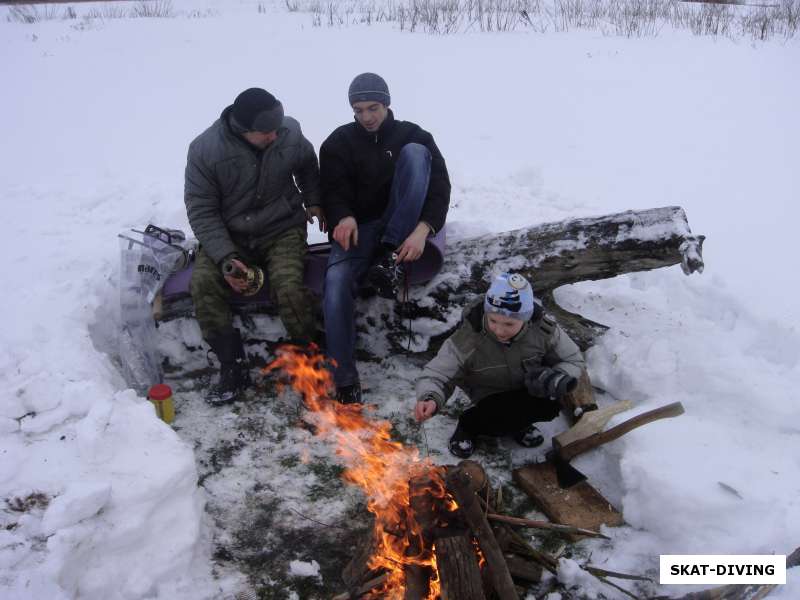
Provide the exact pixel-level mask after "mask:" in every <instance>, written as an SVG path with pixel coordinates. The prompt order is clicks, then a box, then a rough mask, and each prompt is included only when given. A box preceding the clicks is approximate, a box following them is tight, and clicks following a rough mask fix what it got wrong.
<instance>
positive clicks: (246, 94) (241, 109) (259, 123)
mask: <svg viewBox="0 0 800 600" xmlns="http://www.w3.org/2000/svg"><path fill="white" fill-rule="evenodd" d="M232 114H233V118H234V119H235V120H236V124H237V125H239V126H240V127H241V128H242V129H243V130H244V131H262V132H264V133H266V132H269V131H275V130H277V129H278V128H279V127H280V126H281V124H282V123H283V105H282V104H281V103H280V102H278V100H277V98H275V96H273V95H272V94H270V93H269V92H268V91H266V90H262V89H261V88H250V89H247V90H245V91H243V92H242V93H241V94H239V95H238V96H236V100H234V101H233V111H232Z"/></svg>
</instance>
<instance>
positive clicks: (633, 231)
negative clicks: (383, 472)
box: [161, 206, 705, 354]
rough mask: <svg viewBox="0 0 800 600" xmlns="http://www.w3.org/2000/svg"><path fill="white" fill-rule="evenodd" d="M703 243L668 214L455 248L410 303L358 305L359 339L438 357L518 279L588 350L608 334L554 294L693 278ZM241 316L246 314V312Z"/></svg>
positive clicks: (175, 305) (179, 309)
mask: <svg viewBox="0 0 800 600" xmlns="http://www.w3.org/2000/svg"><path fill="white" fill-rule="evenodd" d="M704 239H705V238H704V236H702V235H694V234H693V233H692V231H691V229H690V228H689V223H688V221H687V219H686V214H685V213H684V211H683V209H682V208H680V207H676V206H669V207H663V208H653V209H647V210H636V211H634V210H630V211H625V212H621V213H617V214H611V215H603V216H599V217H590V218H579V219H567V220H564V221H558V222H554V223H545V224H542V225H536V226H533V227H525V228H522V229H517V230H514V231H507V232H502V233H492V234H487V235H483V236H480V237H474V238H468V239H461V240H456V241H451V242H450V243H449V246H448V248H447V252H446V255H445V260H444V265H443V267H442V270H441V272H440V273H439V274H438V275H436V276H435V277H434V278H433V279H432V280H431V281H429V282H428V283H427V284H425V285H421V286H416V287H412V288H411V289H410V290H409V294H408V298H407V299H405V301H403V302H391V301H386V300H382V299H373V300H370V301H367V302H368V303H366V304H361V305H360V310H359V319H358V329H359V331H360V332H361V333H362V335H361V338H360V339H361V342H362V343H363V344H364V345H365V346H366V348H367V349H368V350H372V351H373V353H377V354H385V353H386V350H387V348H386V342H385V340H386V339H388V341H389V344H390V345H391V347H392V349H394V350H400V349H406V350H411V351H413V352H428V353H430V352H434V351H435V350H437V349H438V346H439V345H440V344H441V342H442V341H443V340H444V339H445V338H446V337H447V335H448V334H449V333H450V332H451V331H452V329H453V328H454V327H455V326H456V325H457V323H458V320H459V317H460V314H461V309H462V308H463V307H464V306H465V305H466V304H467V303H468V302H469V301H470V300H472V299H473V298H474V297H475V296H476V295H478V294H482V293H484V292H485V290H486V288H487V286H488V284H489V282H490V280H491V278H492V276H493V275H494V274H496V273H499V272H502V271H514V272H518V273H522V274H523V275H525V276H526V277H528V278H529V279H530V280H531V281H532V282H533V287H534V290H535V292H536V294H537V295H538V296H539V297H540V298H541V299H542V300H543V302H544V304H545V306H546V307H547V309H548V310H549V311H550V312H551V313H552V314H553V315H554V316H555V317H556V319H557V320H558V321H559V323H560V324H561V325H562V327H564V328H565V329H566V330H567V331H568V333H569V334H570V336H571V337H572V338H573V339H574V340H575V341H576V342H577V343H578V345H579V346H581V348H582V349H584V350H585V349H586V348H588V347H589V346H591V345H592V344H593V342H594V340H595V338H597V337H598V336H599V335H601V334H602V333H603V332H604V331H605V330H606V329H607V328H606V327H605V326H604V325H602V324H600V323H595V322H593V321H590V320H588V319H585V318H583V317H581V316H580V315H576V314H573V313H570V312H568V311H566V310H564V309H562V308H561V307H559V306H558V305H557V304H556V303H555V300H554V299H553V290H555V289H557V288H559V287H561V286H563V285H568V284H572V283H577V282H580V281H591V280H598V279H607V278H610V277H616V276H617V275H622V274H625V273H634V272H637V271H648V270H652V269H659V268H663V267H670V266H673V265H681V268H682V269H683V271H684V273H686V274H687V275H688V274H690V273H694V272H702V271H703V258H702V247H703V240H704ZM260 309H263V307H261V308H260ZM161 310H162V311H163V314H164V315H165V317H164V318H175V317H180V316H191V314H192V307H191V299H189V298H186V297H185V296H184V297H183V298H181V299H175V300H174V301H173V300H169V299H166V298H165V299H164V305H163V306H162V307H161ZM240 310H242V311H243V312H244V313H246V312H247V307H243V308H241V309H240ZM268 310H269V309H268ZM272 312H273V314H274V311H272ZM254 333H256V336H257V332H254ZM256 336H252V335H249V336H248V337H256Z"/></svg>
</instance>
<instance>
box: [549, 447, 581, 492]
mask: <svg viewBox="0 0 800 600" xmlns="http://www.w3.org/2000/svg"><path fill="white" fill-rule="evenodd" d="M548 458H549V459H550V460H552V462H553V465H554V466H555V468H556V478H557V479H558V485H560V486H561V487H562V488H563V489H565V490H567V489H569V488H571V487H572V486H574V485H577V484H579V483H580V482H581V481H586V475H584V474H583V473H581V472H580V471H578V469H576V468H575V467H573V466H572V465H571V464H569V462H567V461H566V460H564V459H563V458H561V457H560V456H559V455H558V453H557V452H553V453H552V456H548Z"/></svg>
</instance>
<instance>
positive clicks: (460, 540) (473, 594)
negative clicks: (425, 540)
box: [436, 533, 486, 600]
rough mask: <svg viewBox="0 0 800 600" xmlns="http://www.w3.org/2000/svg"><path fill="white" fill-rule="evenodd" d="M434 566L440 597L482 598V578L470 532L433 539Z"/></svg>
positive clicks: (446, 599) (458, 599) (445, 599)
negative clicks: (437, 573) (435, 567)
mask: <svg viewBox="0 0 800 600" xmlns="http://www.w3.org/2000/svg"><path fill="white" fill-rule="evenodd" d="M436 566H437V568H438V570H439V581H440V583H441V586H442V592H441V600H484V599H485V598H486V595H485V594H484V593H483V581H482V579H481V570H480V567H479V566H478V559H477V558H476V556H475V547H474V546H473V545H472V538H471V536H470V535H468V534H466V533H464V534H461V535H452V536H450V537H441V538H438V539H437V540H436Z"/></svg>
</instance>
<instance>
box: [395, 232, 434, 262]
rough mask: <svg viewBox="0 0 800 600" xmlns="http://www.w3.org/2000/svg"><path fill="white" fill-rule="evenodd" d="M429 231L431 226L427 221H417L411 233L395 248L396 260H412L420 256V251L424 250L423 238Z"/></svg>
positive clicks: (425, 237)
mask: <svg viewBox="0 0 800 600" xmlns="http://www.w3.org/2000/svg"><path fill="white" fill-rule="evenodd" d="M430 231H431V228H430V227H428V224H427V223H422V222H420V223H417V226H416V227H415V228H414V231H412V232H411V235H409V236H408V237H407V238H406V241H404V242H403V243H402V244H400V247H399V248H398V249H397V262H412V261H415V260H417V259H418V258H419V257H420V256H422V252H423V250H425V240H426V239H427V238H428V234H429V233H430Z"/></svg>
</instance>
